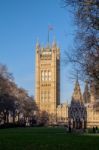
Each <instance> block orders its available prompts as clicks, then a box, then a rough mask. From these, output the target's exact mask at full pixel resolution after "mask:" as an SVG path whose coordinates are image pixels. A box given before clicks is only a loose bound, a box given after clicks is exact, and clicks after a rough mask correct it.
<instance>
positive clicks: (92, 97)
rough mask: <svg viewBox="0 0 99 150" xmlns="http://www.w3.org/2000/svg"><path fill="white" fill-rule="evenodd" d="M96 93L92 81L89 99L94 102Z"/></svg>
mask: <svg viewBox="0 0 99 150" xmlns="http://www.w3.org/2000/svg"><path fill="white" fill-rule="evenodd" d="M95 98H96V93H95V84H94V81H92V82H91V84H90V101H91V102H95Z"/></svg>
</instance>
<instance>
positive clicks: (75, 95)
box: [72, 78, 82, 102]
mask: <svg viewBox="0 0 99 150" xmlns="http://www.w3.org/2000/svg"><path fill="white" fill-rule="evenodd" d="M72 101H75V102H82V94H81V89H80V85H79V82H78V78H77V80H76V83H75V88H74V92H73V96H72Z"/></svg>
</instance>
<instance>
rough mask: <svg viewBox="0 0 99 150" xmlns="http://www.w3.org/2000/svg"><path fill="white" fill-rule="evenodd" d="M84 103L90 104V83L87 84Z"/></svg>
mask: <svg viewBox="0 0 99 150" xmlns="http://www.w3.org/2000/svg"><path fill="white" fill-rule="evenodd" d="M83 101H84V103H85V104H86V103H89V102H90V92H89V87H88V81H86V83H85V89H84V93H83Z"/></svg>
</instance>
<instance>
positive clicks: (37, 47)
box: [36, 38, 40, 49]
mask: <svg viewBox="0 0 99 150" xmlns="http://www.w3.org/2000/svg"><path fill="white" fill-rule="evenodd" d="M39 48H40V44H39V40H38V38H37V42H36V49H39Z"/></svg>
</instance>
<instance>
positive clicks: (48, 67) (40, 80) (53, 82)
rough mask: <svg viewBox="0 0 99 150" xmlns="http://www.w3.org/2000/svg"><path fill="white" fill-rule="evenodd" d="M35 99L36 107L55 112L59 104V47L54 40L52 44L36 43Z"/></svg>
mask: <svg viewBox="0 0 99 150" xmlns="http://www.w3.org/2000/svg"><path fill="white" fill-rule="evenodd" d="M35 67H36V69H35V71H36V86H35V99H36V104H37V106H38V109H39V110H40V111H45V112H47V113H48V114H56V107H57V105H59V104H60V49H59V48H58V47H57V44H56V42H53V44H52V46H49V45H47V47H45V48H44V47H40V44H39V43H37V44H36V66H35Z"/></svg>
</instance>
